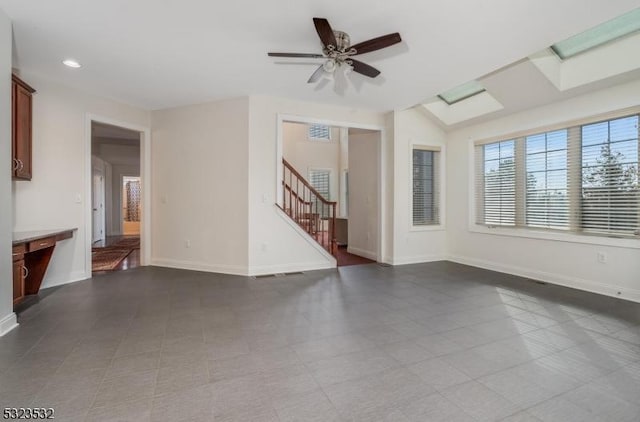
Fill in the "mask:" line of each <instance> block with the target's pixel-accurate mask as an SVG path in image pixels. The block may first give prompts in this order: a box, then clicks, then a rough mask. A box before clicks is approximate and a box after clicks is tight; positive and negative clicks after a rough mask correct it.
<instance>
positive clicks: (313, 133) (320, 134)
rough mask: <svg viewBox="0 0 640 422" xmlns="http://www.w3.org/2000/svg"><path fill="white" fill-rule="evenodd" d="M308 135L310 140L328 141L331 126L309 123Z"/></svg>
mask: <svg viewBox="0 0 640 422" xmlns="http://www.w3.org/2000/svg"><path fill="white" fill-rule="evenodd" d="M308 136H309V140H311V141H330V140H331V128H330V127H329V126H326V125H309V132H308Z"/></svg>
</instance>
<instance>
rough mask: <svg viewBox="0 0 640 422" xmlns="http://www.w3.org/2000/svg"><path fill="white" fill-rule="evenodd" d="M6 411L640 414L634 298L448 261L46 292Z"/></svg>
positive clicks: (113, 277) (65, 414) (339, 417)
mask: <svg viewBox="0 0 640 422" xmlns="http://www.w3.org/2000/svg"><path fill="white" fill-rule="evenodd" d="M49 293H50V294H48V295H47V296H46V297H44V298H43V299H42V300H41V301H40V302H39V303H37V304H35V305H33V306H31V307H29V308H28V309H26V310H24V311H22V312H21V313H20V315H19V319H20V326H19V327H18V328H17V329H16V330H14V331H12V332H11V333H9V334H7V335H6V336H4V337H2V338H0V408H3V407H28V406H31V407H52V408H54V409H55V412H56V413H55V415H56V419H57V420H62V421H136V422H138V421H172V422H175V421H211V420H215V421H243V422H247V421H282V422H284V421H319V422H326V421H393V422H396V421H398V422H403V421H421V422H422V421H447V422H455V421H494V420H504V421H559V422H571V421H579V422H585V421H608V422H611V421H639V420H640V304H633V303H630V302H624V301H620V300H616V299H612V298H608V297H603V296H598V295H592V294H588V293H584V292H579V291H575V290H571V289H565V288H561V287H557V286H551V285H544V284H539V283H535V282H533V281H530V280H525V279H522V278H518V277H514V276H509V275H506V274H500V273H495V272H491V271H485V270H480V269H476V268H472V267H467V266H462V265H457V264H452V263H447V262H438V263H430V264H421V265H409V266H402V267H391V268H389V267H381V266H378V265H364V266H355V267H344V268H341V269H340V270H339V271H319V272H310V273H306V274H297V275H289V276H286V277H276V278H263V279H257V280H256V279H251V278H245V277H235V276H226V275H220V274H207V273H198V272H191V271H180V270H171V269H163V268H153V267H146V268H138V269H134V270H130V271H124V272H118V273H113V274H108V275H104V276H98V277H95V278H93V279H92V280H88V281H84V282H78V283H75V284H71V285H67V286H64V287H62V288H59V289H57V290H55V291H52V292H49Z"/></svg>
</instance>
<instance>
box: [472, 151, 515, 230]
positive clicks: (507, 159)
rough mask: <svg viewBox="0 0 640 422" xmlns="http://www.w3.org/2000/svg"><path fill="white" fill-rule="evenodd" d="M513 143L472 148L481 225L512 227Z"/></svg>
mask: <svg viewBox="0 0 640 422" xmlns="http://www.w3.org/2000/svg"><path fill="white" fill-rule="evenodd" d="M515 145H516V141H515V140H508V141H502V142H495V143H491V144H486V145H480V146H477V147H476V173H477V178H476V180H477V181H478V182H479V185H478V186H477V187H476V191H478V192H479V193H480V195H479V197H478V201H479V202H478V208H477V211H478V212H477V215H478V216H479V217H480V220H479V221H480V222H481V224H487V225H504V226H513V225H514V224H515V219H516V171H515Z"/></svg>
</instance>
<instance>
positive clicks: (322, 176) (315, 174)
mask: <svg viewBox="0 0 640 422" xmlns="http://www.w3.org/2000/svg"><path fill="white" fill-rule="evenodd" d="M330 175H331V170H309V183H310V184H311V186H313V188H314V189H315V190H317V191H318V193H319V194H320V195H322V197H323V198H324V199H326V200H327V201H330V200H331V195H330V191H329V177H330Z"/></svg>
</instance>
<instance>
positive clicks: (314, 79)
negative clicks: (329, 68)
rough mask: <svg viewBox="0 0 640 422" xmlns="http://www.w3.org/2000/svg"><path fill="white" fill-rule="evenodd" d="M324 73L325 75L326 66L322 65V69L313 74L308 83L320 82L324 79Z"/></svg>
mask: <svg viewBox="0 0 640 422" xmlns="http://www.w3.org/2000/svg"><path fill="white" fill-rule="evenodd" d="M323 73H324V66H323V65H320V67H319V68H317V69H316V71H315V72H313V74H312V75H311V77H310V78H309V80H308V81H307V83H308V84H312V83H314V82H318V80H319V79H320V78H321V77H322V74H323Z"/></svg>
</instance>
